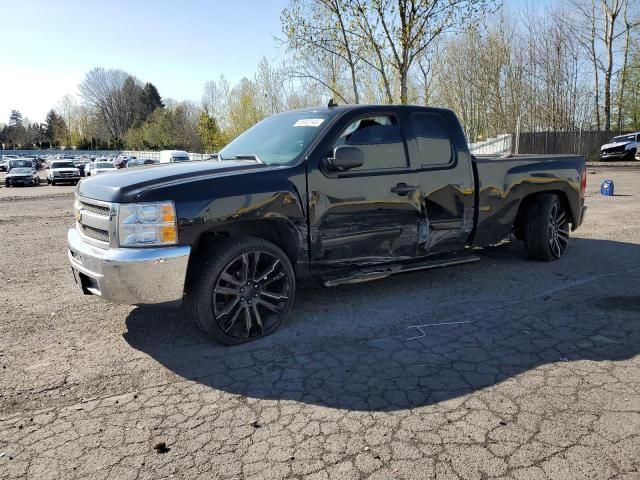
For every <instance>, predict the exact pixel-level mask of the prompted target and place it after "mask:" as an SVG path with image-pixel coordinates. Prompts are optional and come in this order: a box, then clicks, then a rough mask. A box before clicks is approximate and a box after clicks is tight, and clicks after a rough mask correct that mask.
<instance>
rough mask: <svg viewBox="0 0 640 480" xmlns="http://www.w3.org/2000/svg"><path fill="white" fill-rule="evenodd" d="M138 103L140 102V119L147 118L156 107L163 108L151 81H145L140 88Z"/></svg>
mask: <svg viewBox="0 0 640 480" xmlns="http://www.w3.org/2000/svg"><path fill="white" fill-rule="evenodd" d="M140 103H141V104H142V121H145V120H146V119H147V118H149V115H151V114H152V113H153V111H154V110H155V109H156V108H164V103H162V97H160V93H158V89H157V88H156V87H155V85H154V84H153V83H146V84H145V85H144V87H143V88H142V95H141V98H140Z"/></svg>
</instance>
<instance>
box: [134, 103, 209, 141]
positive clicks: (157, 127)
mask: <svg viewBox="0 0 640 480" xmlns="http://www.w3.org/2000/svg"><path fill="white" fill-rule="evenodd" d="M197 123H198V117H197V108H195V107H194V106H193V105H192V104H190V103H188V102H183V103H179V104H177V105H175V106H173V107H171V108H156V109H155V110H154V111H153V112H152V113H151V115H149V117H148V118H147V119H146V121H144V122H143V123H141V124H140V125H138V126H136V127H132V128H130V129H129V130H128V131H127V132H126V133H125V135H124V139H123V140H124V144H125V146H126V147H127V148H130V149H134V150H164V149H174V148H177V149H184V150H189V151H200V150H201V149H202V141H201V139H200V136H199V134H198V125H197Z"/></svg>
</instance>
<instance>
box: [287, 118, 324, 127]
mask: <svg viewBox="0 0 640 480" xmlns="http://www.w3.org/2000/svg"><path fill="white" fill-rule="evenodd" d="M322 122H324V118H303V119H300V120H298V121H297V122H296V123H294V124H293V126H294V127H319V126H320V125H321V124H322Z"/></svg>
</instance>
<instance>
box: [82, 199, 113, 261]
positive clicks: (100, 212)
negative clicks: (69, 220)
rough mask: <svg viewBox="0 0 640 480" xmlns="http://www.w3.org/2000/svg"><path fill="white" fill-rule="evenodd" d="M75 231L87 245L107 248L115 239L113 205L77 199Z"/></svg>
mask: <svg viewBox="0 0 640 480" xmlns="http://www.w3.org/2000/svg"><path fill="white" fill-rule="evenodd" d="M75 209H76V222H77V229H78V231H79V232H80V234H81V235H82V236H83V237H84V238H85V241H87V242H88V243H93V244H95V245H96V246H98V247H102V248H105V247H108V246H110V245H111V240H112V239H113V238H115V233H114V232H115V224H114V223H113V222H115V215H114V213H115V208H114V205H113V204H110V203H106V202H100V201H98V200H92V199H90V198H83V197H79V198H78V199H77V200H76V203H75Z"/></svg>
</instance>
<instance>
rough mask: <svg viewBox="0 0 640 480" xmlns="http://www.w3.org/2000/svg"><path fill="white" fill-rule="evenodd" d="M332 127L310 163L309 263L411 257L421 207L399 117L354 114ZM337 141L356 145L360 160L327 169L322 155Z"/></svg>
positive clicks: (375, 260)
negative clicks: (357, 163)
mask: <svg viewBox="0 0 640 480" xmlns="http://www.w3.org/2000/svg"><path fill="white" fill-rule="evenodd" d="M334 131H335V132H337V133H334V135H332V136H331V135H330V136H328V137H329V138H328V140H327V141H326V142H325V144H323V145H322V146H321V147H320V148H318V149H316V157H315V158H314V162H313V163H310V166H311V165H314V168H313V169H311V170H310V171H309V175H308V182H309V185H308V189H309V190H308V191H309V218H310V238H311V258H312V262H313V263H315V264H336V263H337V264H340V263H344V264H352V263H356V264H358V263H359V264H366V263H377V262H385V261H393V260H398V259H402V258H410V257H413V256H415V255H416V251H417V242H418V233H417V232H418V227H419V222H420V212H421V209H420V201H419V194H418V190H417V187H416V188H415V189H412V188H413V187H414V185H413V182H415V178H414V177H413V175H412V174H411V171H410V168H409V161H408V156H407V148H406V142H405V139H404V134H403V131H402V125H401V120H400V118H399V116H397V115H396V114H394V113H380V114H370V115H364V116H358V117H356V118H350V119H348V120H346V119H345V121H343V122H340V126H336V127H335V128H334ZM341 145H348V146H353V147H357V148H358V149H360V150H361V151H362V154H363V157H364V161H363V164H362V165H361V166H359V167H356V168H352V169H349V170H346V171H331V170H330V169H328V168H327V167H326V161H325V159H326V158H327V157H331V156H332V154H333V152H334V151H335V148H336V147H338V146H341Z"/></svg>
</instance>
